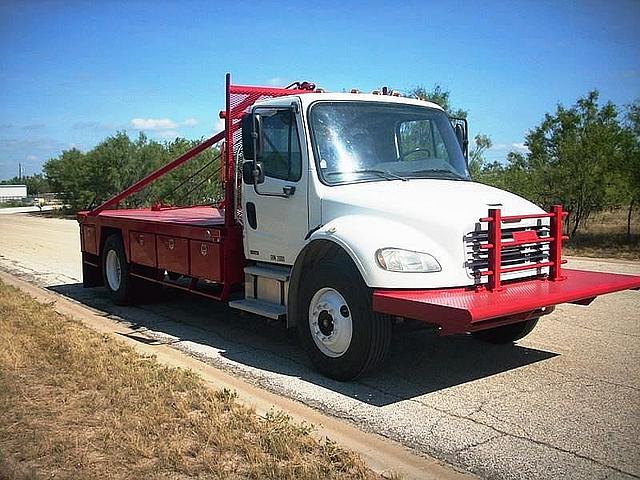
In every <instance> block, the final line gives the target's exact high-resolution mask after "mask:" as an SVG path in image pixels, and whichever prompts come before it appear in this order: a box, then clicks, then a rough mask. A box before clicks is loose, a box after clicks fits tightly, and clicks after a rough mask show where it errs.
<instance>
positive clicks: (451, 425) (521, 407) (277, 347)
mask: <svg viewBox="0 0 640 480" xmlns="http://www.w3.org/2000/svg"><path fill="white" fill-rule="evenodd" d="M77 233H78V228H77V224H76V223H75V222H74V221H69V220H48V219H40V218H33V217H28V216H24V215H3V216H0V268H3V269H5V270H9V271H12V272H13V273H16V274H18V275H20V276H22V277H23V278H27V279H30V280H31V281H33V282H35V283H38V284H40V285H44V286H48V287H49V288H51V289H53V290H56V291H58V292H60V293H63V294H65V295H67V296H69V297H72V298H75V299H77V300H79V301H81V302H83V303H85V304H88V305H90V306H92V307H94V308H96V309H98V310H100V311H104V312H106V314H108V315H111V316H114V317H115V318H119V319H121V321H123V322H126V323H128V324H132V325H134V326H136V327H137V328H139V331H141V332H145V334H146V335H147V336H151V337H153V338H155V339H158V340H161V341H164V342H167V343H170V344H172V345H173V346H174V347H175V348H178V349H180V350H183V351H187V352H190V353H192V354H193V355H196V356H198V357H200V358H201V359H203V360H205V361H207V362H209V363H211V364H212V365H215V366H217V367H219V368H222V369H224V370H227V371H230V372H232V373H234V374H235V375H238V376H241V377H243V378H246V379H249V380H250V381H252V382H253V383H255V384H257V385H260V386H263V387H264V388H267V389H269V390H271V391H274V392H276V393H279V394H282V395H286V396H289V397H291V398H295V399H299V400H300V401H302V402H304V403H307V404H309V405H312V406H315V407H317V408H319V409H321V410H324V411H327V412H330V413H332V414H334V415H336V416H339V417H343V418H346V419H349V420H350V421H352V422H354V423H355V424H357V425H359V426H360V427H361V428H363V429H368V430H373V431H376V432H378V433H380V434H383V435H385V436H388V437H391V438H394V439H396V440H398V441H401V442H403V443H404V444H405V445H407V446H409V447H411V448H413V449H416V450H417V451H421V452H424V453H427V454H430V455H432V456H435V457H437V458H441V459H443V460H445V461H448V462H451V463H453V464H455V465H458V466H461V467H463V468H466V469H468V470H470V471H473V472H475V473H478V474H480V475H482V476H486V477H490V478H505V479H507V478H508V479H536V478H576V479H579V478H584V479H597V478H602V479H604V478H638V477H640V445H639V444H640V427H639V425H638V419H639V418H640V395H639V388H640V373H639V371H640V370H639V365H640V348H639V347H640V292H620V293H616V294H612V295H607V296H604V297H601V298H599V299H597V300H596V301H595V302H594V303H593V304H592V305H591V306H590V307H580V306H574V305H563V306H560V307H558V309H557V310H556V312H554V313H553V314H552V315H550V316H548V317H544V318H543V319H542V320H541V322H540V324H539V326H538V327H537V328H536V330H535V331H534V332H533V333H532V334H531V335H530V336H528V337H527V338H525V339H524V340H522V341H521V342H520V343H519V344H518V345H517V346H487V345H484V344H481V343H478V342H476V341H474V340H473V339H471V338H468V337H444V338H440V337H438V336H437V335H436V334H434V333H433V332H431V331H428V330H418V331H409V330H407V329H404V330H399V331H398V332H396V335H395V338H394V341H393V345H392V350H391V355H390V358H389V361H388V363H387V366H386V367H385V368H384V369H383V370H382V371H380V372H379V373H377V374H375V375H372V376H369V377H367V378H364V379H362V380H361V381H358V382H352V383H339V382H334V381H331V380H327V379H325V378H323V377H322V376H320V375H318V374H316V373H315V372H314V371H313V370H312V369H311V367H310V365H309V363H308V361H307V359H306V357H305V355H304V354H303V353H302V352H301V351H300V348H299V346H298V343H297V340H296V337H295V335H294V334H293V333H291V332H285V331H284V330H283V329H282V328H281V327H279V326H278V325H275V324H271V323H268V322H266V321H263V320H262V319H258V318H256V317H252V316H249V315H240V314H238V313H236V312H235V311H232V310H230V309H228V308H227V307H225V306H223V305H219V304H216V303H213V302H209V301H206V300H201V299H197V298H192V297H189V296H185V295H183V294H181V293H178V292H175V293H174V292H166V293H165V295H163V298H162V301H160V300H158V301H157V302H152V303H147V304H144V305H139V306H136V307H127V308H122V307H115V306H113V305H111V304H110V302H109V301H108V299H107V296H106V293H105V291H104V289H102V288H97V289H86V290H85V289H82V288H81V286H80V285H79V284H78V282H79V281H80V275H81V274H80V271H81V270H80V255H79V246H78V235H77ZM570 266H571V267H574V268H584V269H593V270H602V271H613V272H621V273H636V274H640V263H630V262H607V261H595V260H586V259H585V260H582V259H581V260H572V261H571V263H570Z"/></svg>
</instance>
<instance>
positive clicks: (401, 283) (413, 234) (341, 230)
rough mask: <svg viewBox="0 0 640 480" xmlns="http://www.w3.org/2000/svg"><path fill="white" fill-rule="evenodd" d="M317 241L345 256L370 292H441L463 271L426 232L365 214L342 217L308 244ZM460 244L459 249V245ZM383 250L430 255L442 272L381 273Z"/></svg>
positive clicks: (323, 229) (331, 222)
mask: <svg viewBox="0 0 640 480" xmlns="http://www.w3.org/2000/svg"><path fill="white" fill-rule="evenodd" d="M318 240H325V241H329V242H333V243H335V244H336V245H338V246H340V247H341V248H342V249H343V250H344V251H345V252H347V253H348V254H349V257H351V259H352V260H353V263H354V264H355V265H356V267H357V268H358V271H359V272H360V275H362V278H363V279H364V282H365V283H366V284H367V286H369V287H372V288H442V287H443V286H447V285H452V284H453V285H455V284H457V286H459V283H460V278H459V275H454V276H453V277H452V274H453V273H456V274H459V273H460V270H463V269H461V268H460V267H461V266H460V265H455V264H454V263H455V262H454V260H453V259H452V258H451V256H450V254H449V253H448V252H447V250H446V249H444V248H442V246H441V245H439V244H438V243H437V242H436V241H434V240H433V239H432V238H430V237H429V236H428V235H427V234H426V233H425V232H421V231H419V230H417V229H415V228H413V227H411V226H409V225H406V224H403V223H400V222H396V221H394V220H390V219H387V218H381V217H379V216H373V215H367V214H357V215H345V216H341V217H338V218H335V219H333V220H331V221H330V222H328V223H327V224H325V225H323V226H322V227H321V228H319V229H317V230H316V231H314V232H313V233H312V234H311V235H310V236H309V239H308V241H307V244H310V243H312V242H314V241H318ZM459 243H460V245H461V246H462V241H460V242H459ZM385 247H395V248H402V249H406V250H413V251H417V252H425V253H428V254H430V255H433V256H434V257H435V258H436V259H437V260H438V262H439V263H440V266H441V267H442V270H441V271H440V272H429V273H413V272H411V273H409V272H389V271H387V270H384V269H383V268H382V267H380V266H379V265H378V263H377V261H376V259H375V254H376V251H377V250H378V249H380V248H385ZM454 267H455V268H454ZM465 280H466V281H467V282H468V281H469V280H468V279H467V278H465Z"/></svg>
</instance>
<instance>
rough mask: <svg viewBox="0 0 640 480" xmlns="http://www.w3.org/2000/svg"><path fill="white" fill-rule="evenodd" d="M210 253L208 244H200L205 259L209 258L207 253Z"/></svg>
mask: <svg viewBox="0 0 640 480" xmlns="http://www.w3.org/2000/svg"><path fill="white" fill-rule="evenodd" d="M208 251H209V247H208V246H207V244H206V243H201V244H200V253H201V254H202V256H203V257H206V256H207V252H208Z"/></svg>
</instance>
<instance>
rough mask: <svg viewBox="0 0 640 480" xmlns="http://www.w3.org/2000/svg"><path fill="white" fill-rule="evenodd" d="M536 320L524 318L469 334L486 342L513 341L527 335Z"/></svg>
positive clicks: (503, 342)
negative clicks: (520, 320) (521, 320)
mask: <svg viewBox="0 0 640 480" xmlns="http://www.w3.org/2000/svg"><path fill="white" fill-rule="evenodd" d="M538 320H540V319H539V318H532V319H531V320H525V321H524V322H518V323H512V324H510V325H503V326H501V327H496V328H489V329H487V330H480V331H478V332H471V335H473V336H474V337H475V338H477V339H478V340H482V341H483V342H487V343H494V344H505V343H513V342H515V341H517V340H520V339H521V338H524V337H525V336H527V335H529V334H530V333H531V331H532V330H533V329H534V328H535V326H536V325H537V324H538Z"/></svg>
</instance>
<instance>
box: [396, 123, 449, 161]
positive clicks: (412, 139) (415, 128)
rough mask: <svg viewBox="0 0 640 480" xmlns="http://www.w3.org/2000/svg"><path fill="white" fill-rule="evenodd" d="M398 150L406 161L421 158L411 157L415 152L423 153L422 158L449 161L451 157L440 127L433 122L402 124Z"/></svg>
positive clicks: (399, 128)
mask: <svg viewBox="0 0 640 480" xmlns="http://www.w3.org/2000/svg"><path fill="white" fill-rule="evenodd" d="M398 150H399V152H398V156H400V157H402V158H404V159H405V160H415V159H417V158H419V156H418V155H415V156H412V155H411V152H414V151H421V152H423V154H422V158H424V157H425V156H429V157H432V158H441V159H443V160H447V159H448V157H449V156H448V154H447V148H446V145H445V143H444V140H443V139H442V136H441V135H440V130H439V129H438V125H437V124H436V123H435V122H432V121H431V120H411V121H408V122H402V123H401V124H400V125H399V127H398ZM416 153H417V152H416Z"/></svg>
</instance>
